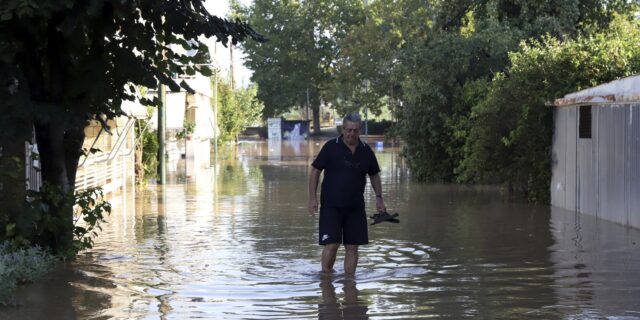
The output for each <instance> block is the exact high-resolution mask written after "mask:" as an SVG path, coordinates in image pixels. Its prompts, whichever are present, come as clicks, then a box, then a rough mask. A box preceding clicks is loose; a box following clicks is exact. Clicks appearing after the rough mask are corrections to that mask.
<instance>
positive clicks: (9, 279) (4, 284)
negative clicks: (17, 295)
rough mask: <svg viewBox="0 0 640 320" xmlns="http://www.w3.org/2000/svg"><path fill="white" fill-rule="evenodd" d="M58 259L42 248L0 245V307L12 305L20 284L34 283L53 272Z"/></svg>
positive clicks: (7, 243) (4, 243) (5, 243)
mask: <svg viewBox="0 0 640 320" xmlns="http://www.w3.org/2000/svg"><path fill="white" fill-rule="evenodd" d="M56 262H57V259H56V258H55V257H54V256H53V255H52V254H50V253H49V251H47V250H45V249H42V248H41V247H38V246H36V247H31V248H14V246H12V245H10V244H9V242H6V241H5V242H3V243H0V305H7V304H10V303H12V302H13V301H11V298H12V297H13V293H14V291H15V289H16V287H17V286H18V285H19V284H23V283H30V282H33V281H35V280H37V279H39V278H40V277H42V276H43V275H44V274H46V273H47V272H49V271H51V270H52V269H53V267H54V266H55V264H56Z"/></svg>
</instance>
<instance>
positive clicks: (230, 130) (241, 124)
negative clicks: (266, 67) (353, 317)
mask: <svg viewBox="0 0 640 320" xmlns="http://www.w3.org/2000/svg"><path fill="white" fill-rule="evenodd" d="M257 91H258V90H257V86H256V85H255V84H254V85H250V86H249V87H247V88H240V89H234V88H232V87H231V85H230V84H229V83H227V82H224V81H221V82H219V83H218V106H219V110H220V111H219V123H220V131H221V132H220V137H221V140H222V141H236V140H237V139H238V135H240V133H241V132H242V130H243V129H244V128H246V127H247V126H250V125H252V124H254V123H256V122H259V121H260V120H261V115H262V110H263V109H264V105H263V104H262V102H261V101H259V100H258V99H257V98H256V94H257Z"/></svg>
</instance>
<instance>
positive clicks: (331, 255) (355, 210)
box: [309, 113, 386, 274]
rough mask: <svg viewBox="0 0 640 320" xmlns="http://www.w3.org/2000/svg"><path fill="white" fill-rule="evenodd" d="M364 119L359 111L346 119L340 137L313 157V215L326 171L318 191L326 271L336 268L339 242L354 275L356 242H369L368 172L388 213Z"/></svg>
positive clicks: (347, 269)
mask: <svg viewBox="0 0 640 320" xmlns="http://www.w3.org/2000/svg"><path fill="white" fill-rule="evenodd" d="M361 125H362V120H361V119H360V115H358V114H357V113H353V114H349V115H347V116H346V117H344V120H343V122H342V126H343V127H342V135H340V136H339V137H337V138H335V139H331V140H329V141H328V142H326V143H325V144H324V146H323V147H322V149H321V150H320V153H319V154H318V156H317V157H316V159H315V160H314V161H313V163H312V164H311V165H312V168H311V174H310V176H309V213H310V214H312V215H313V214H314V213H315V212H316V211H317V210H318V200H317V197H316V190H317V187H318V180H319V178H320V172H322V171H323V170H324V180H323V181H322V192H321V194H320V205H321V206H320V224H319V229H320V230H319V231H320V232H319V238H320V239H319V243H320V244H321V245H324V248H323V250H322V271H323V272H332V271H333V265H334V263H335V261H336V253H337V251H338V248H339V247H340V244H341V243H344V247H345V250H346V253H345V258H344V271H345V273H347V274H354V273H355V271H356V267H357V265H358V246H359V245H363V244H367V243H369V236H368V233H367V232H368V231H367V215H366V212H365V208H364V188H365V185H366V176H367V175H369V179H370V180H371V186H372V187H373V190H374V191H375V194H376V207H377V209H378V211H380V212H382V211H386V208H385V205H384V201H383V200H382V185H381V183H380V175H379V173H380V167H379V166H378V160H377V159H376V156H375V154H374V153H373V151H372V150H371V147H369V145H367V144H365V143H364V142H362V141H360V138H359V137H360V127H361Z"/></svg>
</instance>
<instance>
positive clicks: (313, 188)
mask: <svg viewBox="0 0 640 320" xmlns="http://www.w3.org/2000/svg"><path fill="white" fill-rule="evenodd" d="M320 172H321V171H320V170H318V169H316V168H315V167H313V166H312V167H311V173H310V174H309V205H308V209H309V214H310V215H313V214H314V213H316V212H318V197H317V196H316V194H317V193H318V180H320Z"/></svg>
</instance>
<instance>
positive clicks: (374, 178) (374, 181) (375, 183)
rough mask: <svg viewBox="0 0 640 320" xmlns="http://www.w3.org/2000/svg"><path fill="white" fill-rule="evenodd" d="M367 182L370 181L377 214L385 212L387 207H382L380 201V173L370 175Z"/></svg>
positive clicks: (381, 200) (382, 202)
mask: <svg viewBox="0 0 640 320" xmlns="http://www.w3.org/2000/svg"><path fill="white" fill-rule="evenodd" d="M369 180H371V187H373V191H374V192H375V193H376V209H378V212H385V211H387V207H386V206H385V205H384V200H383V199H382V182H381V180H380V173H376V174H374V175H370V176H369Z"/></svg>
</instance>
